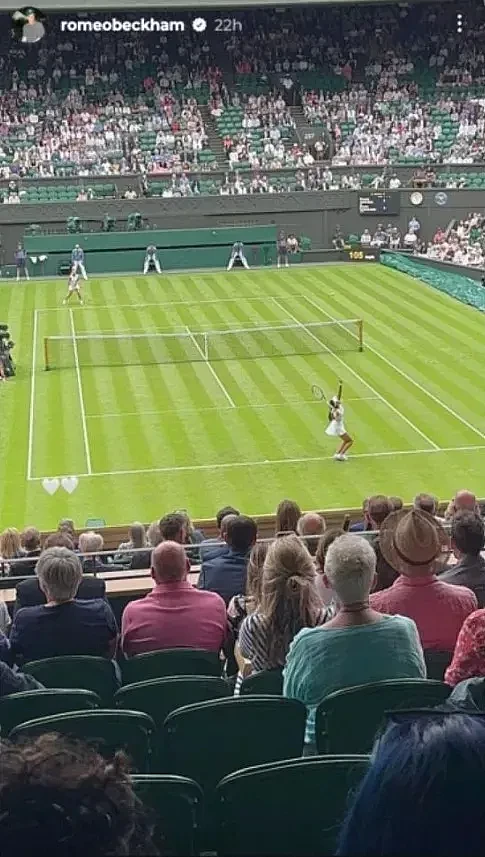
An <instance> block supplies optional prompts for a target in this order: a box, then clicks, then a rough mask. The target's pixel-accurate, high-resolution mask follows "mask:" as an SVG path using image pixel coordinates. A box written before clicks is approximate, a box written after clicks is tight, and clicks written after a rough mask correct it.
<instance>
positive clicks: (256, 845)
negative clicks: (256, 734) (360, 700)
mask: <svg viewBox="0 0 485 857" xmlns="http://www.w3.org/2000/svg"><path fill="white" fill-rule="evenodd" d="M368 765H369V757H368V756H359V755H357V756H342V757H338V756H327V757H313V758H312V757H310V758H305V759H293V760H290V761H282V762H276V763H271V764H266V765H258V766H256V767H252V768H246V769H245V770H242V771H237V772H236V773H234V774H229V776H227V777H225V778H224V779H223V780H222V782H220V783H219V785H218V786H217V789H216V801H215V816H216V821H217V824H216V830H217V832H218V841H217V854H218V855H219V857H229V855H231V857H232V855H234V857H236V855H237V857H263V855H268V857H292V855H295V854H298V855H301V857H316V855H318V857H330V855H333V854H335V849H336V844H337V837H338V833H339V829H340V825H341V822H342V819H343V817H344V815H345V810H346V807H347V802H348V798H349V794H350V793H351V792H352V791H353V790H354V789H355V788H356V787H357V786H358V784H359V783H360V781H361V780H362V778H363V777H364V775H365V773H366V771H367V768H368Z"/></svg>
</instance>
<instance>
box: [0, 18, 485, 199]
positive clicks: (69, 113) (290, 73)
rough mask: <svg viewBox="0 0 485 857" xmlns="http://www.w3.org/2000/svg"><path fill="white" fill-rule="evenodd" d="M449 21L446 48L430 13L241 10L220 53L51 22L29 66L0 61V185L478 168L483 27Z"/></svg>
mask: <svg viewBox="0 0 485 857" xmlns="http://www.w3.org/2000/svg"><path fill="white" fill-rule="evenodd" d="M463 15H464V27H463V28H462V32H460V33H458V32H457V28H456V15H455V13H454V12H453V11H452V10H451V9H450V10H448V9H447V8H446V9H445V10H440V15H439V16H438V13H437V10H436V8H435V6H434V5H424V6H419V7H413V8H412V9H411V8H409V9H408V8H407V7H391V6H378V7H366V8H365V10H364V9H362V8H358V9H354V8H352V7H344V8H342V7H339V8H337V7H335V8H333V7H325V8H323V9H319V10H318V11H317V10H316V9H313V8H312V7H310V8H306V9H304V10H296V11H295V10H292V11H291V14H290V13H289V12H287V11H285V12H283V13H281V14H279V15H278V16H275V15H273V14H272V13H271V12H267V11H264V10H257V11H244V12H241V14H240V16H239V19H240V23H241V27H242V30H241V32H239V31H237V32H234V33H232V34H231V35H230V36H229V35H228V36H227V37H226V38H225V39H223V40H222V44H223V48H222V49H221V40H220V39H217V38H216V35H215V34H212V35H208V36H207V38H206V39H203V40H202V39H200V38H197V37H196V36H195V34H194V33H191V32H190V31H189V30H188V29H187V28H186V31H185V32H184V34H183V37H182V36H180V37H178V36H177V37H172V38H170V39H169V38H168V36H166V35H163V34H162V35H161V37H160V38H158V34H157V37H155V36H154V35H150V36H146V34H144V36H143V38H141V37H137V36H136V35H134V34H133V33H132V34H130V36H129V37H128V36H127V37H126V38H123V39H122V40H115V39H113V40H109V39H102V38H100V37H99V34H97V33H85V34H83V35H82V37H80V38H76V39H75V40H74V39H70V38H65V39H61V41H60V42H59V39H58V31H57V30H56V28H55V26H54V22H53V23H52V26H51V29H50V31H49V30H48V31H47V34H46V36H45V38H44V40H43V41H42V42H41V43H40V44H39V48H38V51H37V52H36V54H35V57H34V55H32V54H26V53H25V51H24V50H23V49H22V48H21V47H17V48H15V47H14V48H13V49H12V50H10V49H9V50H8V51H7V50H5V51H3V52H2V55H1V58H0V176H1V177H2V178H3V179H7V180H8V179H12V178H48V177H51V176H63V177H66V176H70V175H77V176H81V177H85V178H89V177H92V176H102V175H108V176H116V175H131V174H138V175H139V176H144V175H148V176H150V175H153V174H154V175H157V174H167V173H168V174H172V173H173V174H175V175H177V176H180V175H184V174H187V173H188V172H191V171H192V172H193V171H196V172H201V171H202V172H204V171H206V170H212V169H214V168H215V167H219V169H222V168H224V157H225V158H226V159H227V163H228V166H229V168H230V169H231V170H235V169H237V168H238V167H240V166H241V165H243V166H244V168H246V169H254V170H259V169H262V170H267V169H271V170H272V169H281V168H293V167H294V168H299V167H312V166H313V164H314V163H315V162H317V163H318V162H321V161H323V160H330V161H331V164H332V166H334V167H337V166H343V167H354V166H362V165H371V166H379V167H384V166H385V165H389V164H391V165H392V164H396V163H401V164H406V163H411V164H413V163H417V162H422V163H425V164H428V168H429V169H430V170H431V171H432V169H433V166H435V165H436V164H474V163H476V162H480V161H482V160H483V158H484V157H485V136H484V134H485V71H484V50H483V35H484V32H485V15H484V11H483V9H482V8H480V7H478V6H476V7H472V6H470V7H468V6H467V8H466V9H464V12H463ZM369 33H372V34H373V37H374V36H375V39H374V38H373V39H369ZM1 38H2V39H3V40H4V41H5V42H6V40H7V38H9V33H8V32H5V33H4V34H3V36H2V37H1ZM54 48H55V49H54ZM299 124H300V125H305V124H306V125H310V126H312V127H313V128H315V129H316V130H317V131H318V132H319V133H317V134H316V137H315V139H314V140H313V141H312V142H311V144H308V145H307V144H305V143H304V141H303V137H302V134H301V129H300V130H299V129H298V125H299ZM209 137H211V140H209ZM217 141H219V142H217ZM209 142H210V143H211V145H209ZM212 146H215V147H216V148H217V154H216V153H214V151H213V150H212ZM219 150H220V151H219ZM218 159H219V160H220V162H218ZM316 180H317V181H319V179H318V178H317V179H316ZM398 182H399V179H398V178H397V177H396V176H390V177H389V186H390V187H398V184H397V183H398ZM325 183H326V185H328V183H329V182H328V177H327V179H326V180H325ZM350 186H351V185H350ZM308 189H313V188H312V181H311V180H310V182H309V188H308ZM10 201H11V202H15V201H16V200H15V198H13V199H11V200H10Z"/></svg>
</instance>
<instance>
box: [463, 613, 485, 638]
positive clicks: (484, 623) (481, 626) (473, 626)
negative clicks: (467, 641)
mask: <svg viewBox="0 0 485 857" xmlns="http://www.w3.org/2000/svg"><path fill="white" fill-rule="evenodd" d="M465 626H466V628H467V630H468V631H471V632H472V633H475V632H477V631H480V632H483V634H484V636H485V608H482V609H480V610H474V611H473V613H470V615H469V616H467V618H466V619H465V621H464V623H463V627H465Z"/></svg>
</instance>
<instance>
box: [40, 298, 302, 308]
mask: <svg viewBox="0 0 485 857" xmlns="http://www.w3.org/2000/svg"><path fill="white" fill-rule="evenodd" d="M276 297H281V299H282V300H283V299H284V298H285V297H288V296H287V295H281V296H280V295H276ZM291 297H297V298H298V297H302V295H291ZM271 299H272V298H271V296H266V297H265V298H252V297H247V298H245V297H239V298H202V300H197V299H196V298H187V300H185V301H151V302H150V303H142V304H117V303H112V304H88V306H87V307H86V306H84V307H80V306H78V307H73V310H81V309H84V312H86V309H111V310H113V309H143V308H144V307H149V306H160V307H162V306H170V307H172V306H186V305H189V306H190V305H196V306H198V305H199V304H240V303H241V301H249V302H251V303H269V301H271ZM58 309H59V307H58V306H46V307H41V308H40V309H38V310H36V312H55V311H57V310H58Z"/></svg>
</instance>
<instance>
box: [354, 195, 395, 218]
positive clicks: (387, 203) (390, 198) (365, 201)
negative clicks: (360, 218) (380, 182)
mask: <svg viewBox="0 0 485 857" xmlns="http://www.w3.org/2000/svg"><path fill="white" fill-rule="evenodd" d="M400 208H401V194H400V193H399V191H398V190H397V191H392V190H390V191H389V190H373V191H369V192H368V193H359V214H373V215H374V216H375V215H377V216H379V215H382V216H383V217H388V216H389V217H392V216H395V215H397V214H399V212H400Z"/></svg>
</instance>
